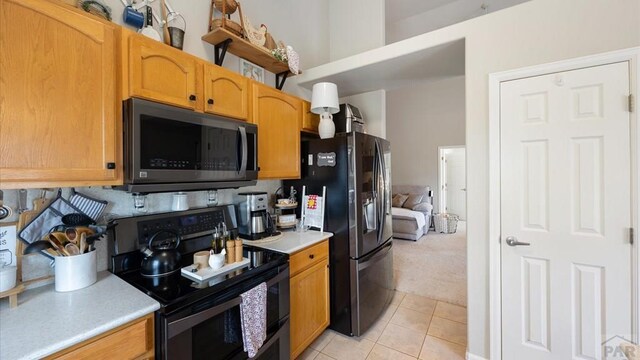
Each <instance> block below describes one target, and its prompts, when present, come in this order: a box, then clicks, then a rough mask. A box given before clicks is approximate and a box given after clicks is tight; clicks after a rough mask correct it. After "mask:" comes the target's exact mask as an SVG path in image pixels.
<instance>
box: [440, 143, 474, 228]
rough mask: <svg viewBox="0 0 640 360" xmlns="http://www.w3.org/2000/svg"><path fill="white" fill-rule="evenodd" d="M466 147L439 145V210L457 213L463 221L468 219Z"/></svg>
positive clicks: (445, 212) (446, 212)
mask: <svg viewBox="0 0 640 360" xmlns="http://www.w3.org/2000/svg"><path fill="white" fill-rule="evenodd" d="M465 164H466V148H465V146H464V145H459V146H440V147H438V189H439V190H440V191H439V194H440V201H439V202H438V203H439V208H438V211H439V212H440V213H443V214H455V215H457V216H458V218H459V219H460V220H462V221H466V219H467V206H466V205H467V185H466V184H467V180H466V178H467V177H466V166H465Z"/></svg>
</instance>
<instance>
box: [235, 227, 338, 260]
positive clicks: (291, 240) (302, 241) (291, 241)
mask: <svg viewBox="0 0 640 360" xmlns="http://www.w3.org/2000/svg"><path fill="white" fill-rule="evenodd" d="M332 236H333V233H330V232H326V231H325V232H320V231H315V230H308V231H303V232H297V231H283V232H282V237H280V238H279V239H277V240H273V241H269V242H262V241H260V240H258V241H251V240H243V241H242V242H243V243H244V244H246V245H251V246H255V247H259V248H263V249H267V250H273V251H278V252H281V253H286V254H289V255H291V254H293V253H295V252H298V251H300V250H302V249H305V248H308V247H309V246H311V245H314V244H317V243H319V242H321V241H322V240H325V239H328V238H330V237H332Z"/></svg>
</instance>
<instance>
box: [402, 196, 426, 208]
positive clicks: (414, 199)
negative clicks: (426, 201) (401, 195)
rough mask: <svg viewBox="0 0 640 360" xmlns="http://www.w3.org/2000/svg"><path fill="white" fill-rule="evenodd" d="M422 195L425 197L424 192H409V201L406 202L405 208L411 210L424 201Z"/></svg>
mask: <svg viewBox="0 0 640 360" xmlns="http://www.w3.org/2000/svg"><path fill="white" fill-rule="evenodd" d="M422 197H423V194H409V197H408V198H407V201H405V202H404V204H403V205H402V207H403V208H405V209H409V210H411V209H413V208H414V206H416V205H418V204H420V203H421V202H422Z"/></svg>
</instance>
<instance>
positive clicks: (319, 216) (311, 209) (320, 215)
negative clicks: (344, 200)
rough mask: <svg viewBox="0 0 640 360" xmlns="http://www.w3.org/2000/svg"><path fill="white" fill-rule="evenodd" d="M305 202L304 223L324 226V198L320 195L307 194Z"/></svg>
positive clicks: (319, 226)
mask: <svg viewBox="0 0 640 360" xmlns="http://www.w3.org/2000/svg"><path fill="white" fill-rule="evenodd" d="M304 203H305V211H304V214H305V221H304V225H306V226H312V227H317V228H323V227H324V198H323V197H322V196H318V195H307V196H305V199H304Z"/></svg>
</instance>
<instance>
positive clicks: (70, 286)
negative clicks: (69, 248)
mask: <svg viewBox="0 0 640 360" xmlns="http://www.w3.org/2000/svg"><path fill="white" fill-rule="evenodd" d="M97 258H98V257H97V255H96V250H95V249H94V250H92V251H90V252H87V253H84V254H80V255H73V256H55V257H54V259H55V283H56V285H55V287H56V291H57V292H67V291H74V290H80V289H84V288H86V287H88V286H91V285H93V284H94V283H95V282H96V280H97V278H98V271H97Z"/></svg>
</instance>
